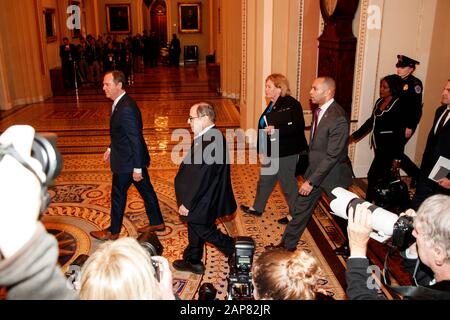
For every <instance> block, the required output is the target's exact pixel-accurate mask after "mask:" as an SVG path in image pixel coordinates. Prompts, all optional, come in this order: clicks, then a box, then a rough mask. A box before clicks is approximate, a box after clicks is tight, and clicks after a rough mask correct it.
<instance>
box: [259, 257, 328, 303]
mask: <svg viewBox="0 0 450 320" xmlns="http://www.w3.org/2000/svg"><path fill="white" fill-rule="evenodd" d="M320 272H321V268H320V266H319V263H318V262H317V260H316V259H315V258H314V257H313V256H311V255H310V254H308V253H306V252H305V251H303V250H297V251H294V252H292V251H289V250H286V249H284V248H276V249H271V250H266V251H264V252H263V253H262V254H261V255H260V256H259V257H258V259H256V261H255V264H254V266H253V277H252V280H253V286H254V290H253V296H254V297H255V299H256V300H316V299H318V298H322V297H325V295H324V294H325V293H326V292H324V290H319V288H318V280H319V279H320V276H319V274H320ZM319 291H320V293H319Z"/></svg>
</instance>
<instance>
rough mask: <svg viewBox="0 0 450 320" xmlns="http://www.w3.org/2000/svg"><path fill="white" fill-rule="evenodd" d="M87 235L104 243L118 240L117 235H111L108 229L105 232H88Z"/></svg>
mask: <svg viewBox="0 0 450 320" xmlns="http://www.w3.org/2000/svg"><path fill="white" fill-rule="evenodd" d="M89 234H90V235H91V236H92V237H93V238H95V239H97V240H102V241H106V240H117V239H118V238H119V234H118V233H116V234H112V233H111V231H109V230H108V229H105V230H100V231H91V232H89Z"/></svg>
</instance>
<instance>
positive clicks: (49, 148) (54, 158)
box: [0, 133, 63, 214]
mask: <svg viewBox="0 0 450 320" xmlns="http://www.w3.org/2000/svg"><path fill="white" fill-rule="evenodd" d="M56 139H57V136H56V134H54V133H41V134H38V133H36V134H35V135H34V140H33V144H32V146H31V157H33V158H35V159H36V160H38V161H39V162H40V164H41V166H42V171H43V172H44V173H45V175H46V180H45V181H44V182H42V181H41V179H40V178H39V175H38V174H37V173H36V172H35V171H34V169H33V168H32V167H31V166H30V165H29V164H28V163H27V161H25V160H24V159H23V157H22V156H21V155H20V154H19V153H18V152H17V150H16V149H15V148H14V146H13V145H12V144H8V145H4V144H0V160H1V159H3V157H4V156H5V155H10V156H11V157H13V158H15V159H16V160H17V161H18V162H20V164H22V165H23V166H24V167H25V168H26V169H28V170H30V171H31V172H32V173H33V174H34V175H35V176H36V178H37V179H38V180H39V181H40V182H41V208H40V212H41V214H42V213H44V212H45V211H46V210H47V208H48V206H49V204H50V200H51V198H50V195H49V193H48V187H49V186H51V185H52V184H53V181H54V179H55V178H56V177H57V176H58V175H59V174H60V173H61V169H62V167H63V160H62V157H61V154H60V153H59V151H58V149H57V148H56Z"/></svg>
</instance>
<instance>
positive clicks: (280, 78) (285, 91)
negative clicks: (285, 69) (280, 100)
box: [266, 73, 291, 97]
mask: <svg viewBox="0 0 450 320" xmlns="http://www.w3.org/2000/svg"><path fill="white" fill-rule="evenodd" d="M268 80H270V81H272V82H273V85H274V86H275V87H276V88H279V89H281V94H280V95H281V96H282V97H284V96H290V95H291V89H289V81H288V79H287V78H286V77H285V76H284V75H282V74H281V73H272V74H271V75H270V76H268V77H267V78H266V82H267V81H268Z"/></svg>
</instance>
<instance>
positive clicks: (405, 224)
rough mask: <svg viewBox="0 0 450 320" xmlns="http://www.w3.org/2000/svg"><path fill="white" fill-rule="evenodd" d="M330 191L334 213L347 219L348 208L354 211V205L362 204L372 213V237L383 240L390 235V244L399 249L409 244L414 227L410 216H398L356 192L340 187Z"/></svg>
mask: <svg viewBox="0 0 450 320" xmlns="http://www.w3.org/2000/svg"><path fill="white" fill-rule="evenodd" d="M331 193H332V194H334V195H335V196H336V199H334V200H332V201H331V203H330V207H331V210H332V213H333V214H334V215H336V216H338V217H341V218H343V219H348V213H349V210H350V208H353V212H355V208H356V205H357V204H363V205H364V206H365V207H367V208H368V209H369V210H370V212H371V213H372V229H373V230H374V231H376V232H372V233H371V235H370V237H371V238H372V239H375V240H377V241H379V242H385V241H386V240H387V239H389V238H391V237H392V246H393V247H397V248H399V249H403V248H406V247H407V246H408V245H409V244H411V241H412V240H413V236H412V230H413V229H414V227H413V219H412V218H411V217H406V216H403V217H400V218H399V217H398V216H397V215H396V214H394V213H392V212H390V211H387V210H385V209H383V208H380V207H378V206H376V205H374V204H372V203H369V202H367V201H365V200H363V199H360V198H359V197H358V196H357V195H356V194H354V193H352V192H350V191H348V190H345V189H344V188H341V187H337V188H334V189H333V190H332V191H331Z"/></svg>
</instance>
